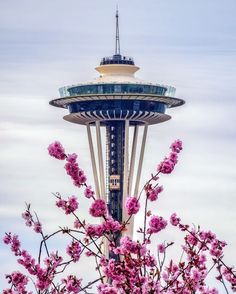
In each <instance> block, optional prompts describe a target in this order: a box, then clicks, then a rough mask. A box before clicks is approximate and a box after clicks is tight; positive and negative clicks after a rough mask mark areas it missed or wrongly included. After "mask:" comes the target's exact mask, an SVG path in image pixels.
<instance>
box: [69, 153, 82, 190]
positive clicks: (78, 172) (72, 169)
mask: <svg viewBox="0 0 236 294" xmlns="http://www.w3.org/2000/svg"><path fill="white" fill-rule="evenodd" d="M76 159H77V155H76V154H75V153H73V154H69V155H68V156H67V158H66V161H67V162H66V164H65V170H66V172H67V174H68V175H69V176H70V177H71V178H72V180H73V184H74V185H75V186H77V187H81V186H82V185H83V184H85V182H86V180H87V178H86V175H85V174H84V171H83V170H82V169H81V168H80V167H79V165H78V163H77V162H76Z"/></svg>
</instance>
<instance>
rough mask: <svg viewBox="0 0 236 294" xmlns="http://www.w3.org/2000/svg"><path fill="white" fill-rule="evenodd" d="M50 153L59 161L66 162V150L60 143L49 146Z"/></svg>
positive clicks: (56, 142)
mask: <svg viewBox="0 0 236 294" xmlns="http://www.w3.org/2000/svg"><path fill="white" fill-rule="evenodd" d="M48 153H49V154H50V155H51V156H52V157H55V158H57V159H60V160H64V159H65V158H66V155H65V150H64V148H63V146H62V145H61V143H60V142H58V141H55V142H53V143H52V144H50V145H49V146H48Z"/></svg>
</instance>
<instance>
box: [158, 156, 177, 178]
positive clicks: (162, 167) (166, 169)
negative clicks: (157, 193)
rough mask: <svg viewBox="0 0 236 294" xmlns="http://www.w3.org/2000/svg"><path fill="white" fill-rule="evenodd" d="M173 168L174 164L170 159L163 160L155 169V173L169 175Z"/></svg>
mask: <svg viewBox="0 0 236 294" xmlns="http://www.w3.org/2000/svg"><path fill="white" fill-rule="evenodd" d="M174 167H175V163H174V162H173V161H172V160H171V159H170V158H165V159H164V160H163V161H162V162H161V163H160V164H159V165H158V167H157V171H158V172H161V173H163V174H170V173H171V172H172V171H173V169H174Z"/></svg>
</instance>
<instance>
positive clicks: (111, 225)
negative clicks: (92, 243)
mask: <svg viewBox="0 0 236 294" xmlns="http://www.w3.org/2000/svg"><path fill="white" fill-rule="evenodd" d="M102 225H103V228H104V230H105V231H107V232H118V231H121V230H122V225H121V224H120V223H119V222H118V221H116V220H114V219H113V218H112V217H111V216H108V217H107V219H106V221H105V222H103V224H102Z"/></svg>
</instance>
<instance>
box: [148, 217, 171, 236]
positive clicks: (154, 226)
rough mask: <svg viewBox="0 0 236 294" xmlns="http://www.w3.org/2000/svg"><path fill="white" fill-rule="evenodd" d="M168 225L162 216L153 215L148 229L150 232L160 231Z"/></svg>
mask: <svg viewBox="0 0 236 294" xmlns="http://www.w3.org/2000/svg"><path fill="white" fill-rule="evenodd" d="M166 226H167V221H166V220H164V219H163V217H161V216H155V215H153V216H152V217H151V219H150V221H149V228H148V230H147V233H148V234H153V233H158V232H160V231H161V230H163V229H165V227H166Z"/></svg>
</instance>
